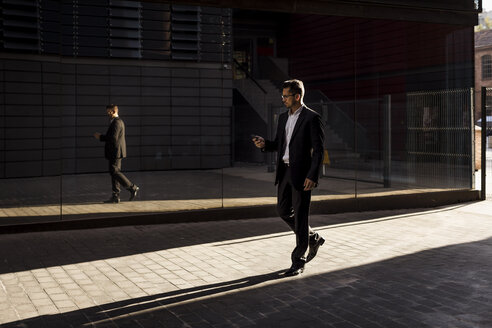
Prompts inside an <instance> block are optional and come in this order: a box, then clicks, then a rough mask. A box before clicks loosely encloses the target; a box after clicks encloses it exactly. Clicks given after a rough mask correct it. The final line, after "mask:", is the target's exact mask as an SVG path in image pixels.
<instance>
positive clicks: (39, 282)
mask: <svg viewBox="0 0 492 328" xmlns="http://www.w3.org/2000/svg"><path fill="white" fill-rule="evenodd" d="M491 210H492V202H489V201H486V202H477V203H467V204H461V205H455V206H450V207H442V208H437V209H433V210H425V211H424V210H421V211H418V210H414V211H409V210H400V211H378V212H364V213H344V214H337V215H316V216H313V217H312V219H311V223H312V226H314V227H316V230H318V231H319V232H320V233H321V234H322V235H323V236H324V237H325V238H326V240H327V242H326V243H325V245H324V246H323V247H322V248H320V252H319V254H318V256H317V257H316V258H315V259H314V260H313V261H312V262H310V263H309V264H308V265H307V266H306V271H305V273H304V274H302V275H300V276H298V277H288V278H284V277H282V276H280V275H279V273H280V272H281V271H282V270H285V269H287V268H288V267H289V265H290V263H289V262H290V252H291V250H292V248H293V245H294V243H295V237H294V235H293V234H292V233H291V232H289V231H288V230H287V227H286V226H285V225H284V223H283V222H282V221H281V220H280V219H279V218H267V219H249V220H237V221H217V222H204V223H182V224H168V225H151V226H130V227H116V228H104V229H93V230H75V231H55V232H35V233H24V234H12V235H2V236H1V238H0V326H1V327H4V328H13V327H36V328H39V327H50V328H52V327H192V328H195V327H198V328H201V327H216V328H219V327H333V328H342V327H343V328H350V327H354V328H356V327H359V328H371V327H376V328H381V327H387V328H399V327H412V328H414V327H419V328H420V327H432V328H437V327H443V328H444V327H446V328H450V327H456V328H458V327H459V328H461V327H463V328H464V327H469V328H472V327H473V328H476V327H487V328H489V327H492V310H491V309H492V279H491V277H492V238H491V237H492V215H491V214H490V213H491Z"/></svg>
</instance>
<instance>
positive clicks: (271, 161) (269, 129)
mask: <svg viewBox="0 0 492 328" xmlns="http://www.w3.org/2000/svg"><path fill="white" fill-rule="evenodd" d="M267 114H268V122H267V134H268V139H269V140H272V139H273V138H274V137H273V135H274V134H275V132H274V130H273V129H274V127H273V125H274V118H273V108H272V104H268V113H267ZM274 158H275V157H274V155H273V153H272V152H268V153H267V163H268V166H267V171H268V172H273V171H275V162H274Z"/></svg>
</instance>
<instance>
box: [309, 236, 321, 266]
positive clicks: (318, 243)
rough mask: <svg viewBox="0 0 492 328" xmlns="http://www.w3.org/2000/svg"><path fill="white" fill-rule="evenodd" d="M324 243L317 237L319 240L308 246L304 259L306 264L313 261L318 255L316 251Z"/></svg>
mask: <svg viewBox="0 0 492 328" xmlns="http://www.w3.org/2000/svg"><path fill="white" fill-rule="evenodd" d="M324 243H325V240H324V238H323V237H319V239H318V240H317V241H316V242H315V243H314V244H312V245H311V244H310V245H309V253H308V256H307V257H306V263H307V262H309V261H311V260H312V259H314V257H315V256H316V254H318V249H319V248H320V247H321V246H322V245H323V244H324Z"/></svg>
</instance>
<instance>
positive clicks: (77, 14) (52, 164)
mask: <svg viewBox="0 0 492 328" xmlns="http://www.w3.org/2000/svg"><path fill="white" fill-rule="evenodd" d="M231 20H232V17H231V10H230V9H220V8H208V7H194V6H179V5H169V4H156V3H146V2H132V1H90V0H88V1H3V6H2V27H3V29H2V39H1V44H0V47H1V49H2V60H1V65H2V66H1V72H2V75H1V76H2V79H1V83H2V94H3V96H2V106H1V108H2V118H3V124H4V125H3V127H4V128H3V129H2V130H3V133H2V135H1V137H0V138H1V142H0V145H1V146H2V149H1V151H0V152H1V153H2V159H1V161H0V162H1V164H0V165H1V169H0V176H1V177H2V178H13V177H30V176H31V177H32V176H46V175H58V174H73V173H87V172H101V171H104V170H105V169H106V167H105V163H104V162H103V161H97V160H96V159H97V158H100V155H101V154H100V153H101V151H100V145H99V144H98V143H95V142H94V140H92V139H91V138H90V136H91V135H92V132H93V131H95V130H102V131H103V132H104V129H105V128H106V124H107V123H106V119H105V117H104V107H105V105H106V104H109V103H115V104H118V105H119V107H120V111H121V115H122V116H123V117H124V118H125V121H126V124H127V139H128V140H127V141H128V146H129V150H128V153H129V154H130V157H129V159H128V160H127V164H126V167H127V169H128V170H131V171H136V170H165V169H178V168H179V169H183V168H211V167H223V166H228V165H230V132H229V130H230V111H231V106H232V75H231V70H230V69H229V68H228V67H230V63H231V23H232V21H231Z"/></svg>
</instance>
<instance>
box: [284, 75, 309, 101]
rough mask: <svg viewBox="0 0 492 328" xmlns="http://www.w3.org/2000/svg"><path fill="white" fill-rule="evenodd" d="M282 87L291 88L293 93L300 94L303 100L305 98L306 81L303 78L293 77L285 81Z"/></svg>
mask: <svg viewBox="0 0 492 328" xmlns="http://www.w3.org/2000/svg"><path fill="white" fill-rule="evenodd" d="M282 89H290V91H291V92H292V93H293V94H300V95H301V100H302V98H304V83H302V81H301V80H297V79H293V80H287V81H284V84H283V85H282Z"/></svg>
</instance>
